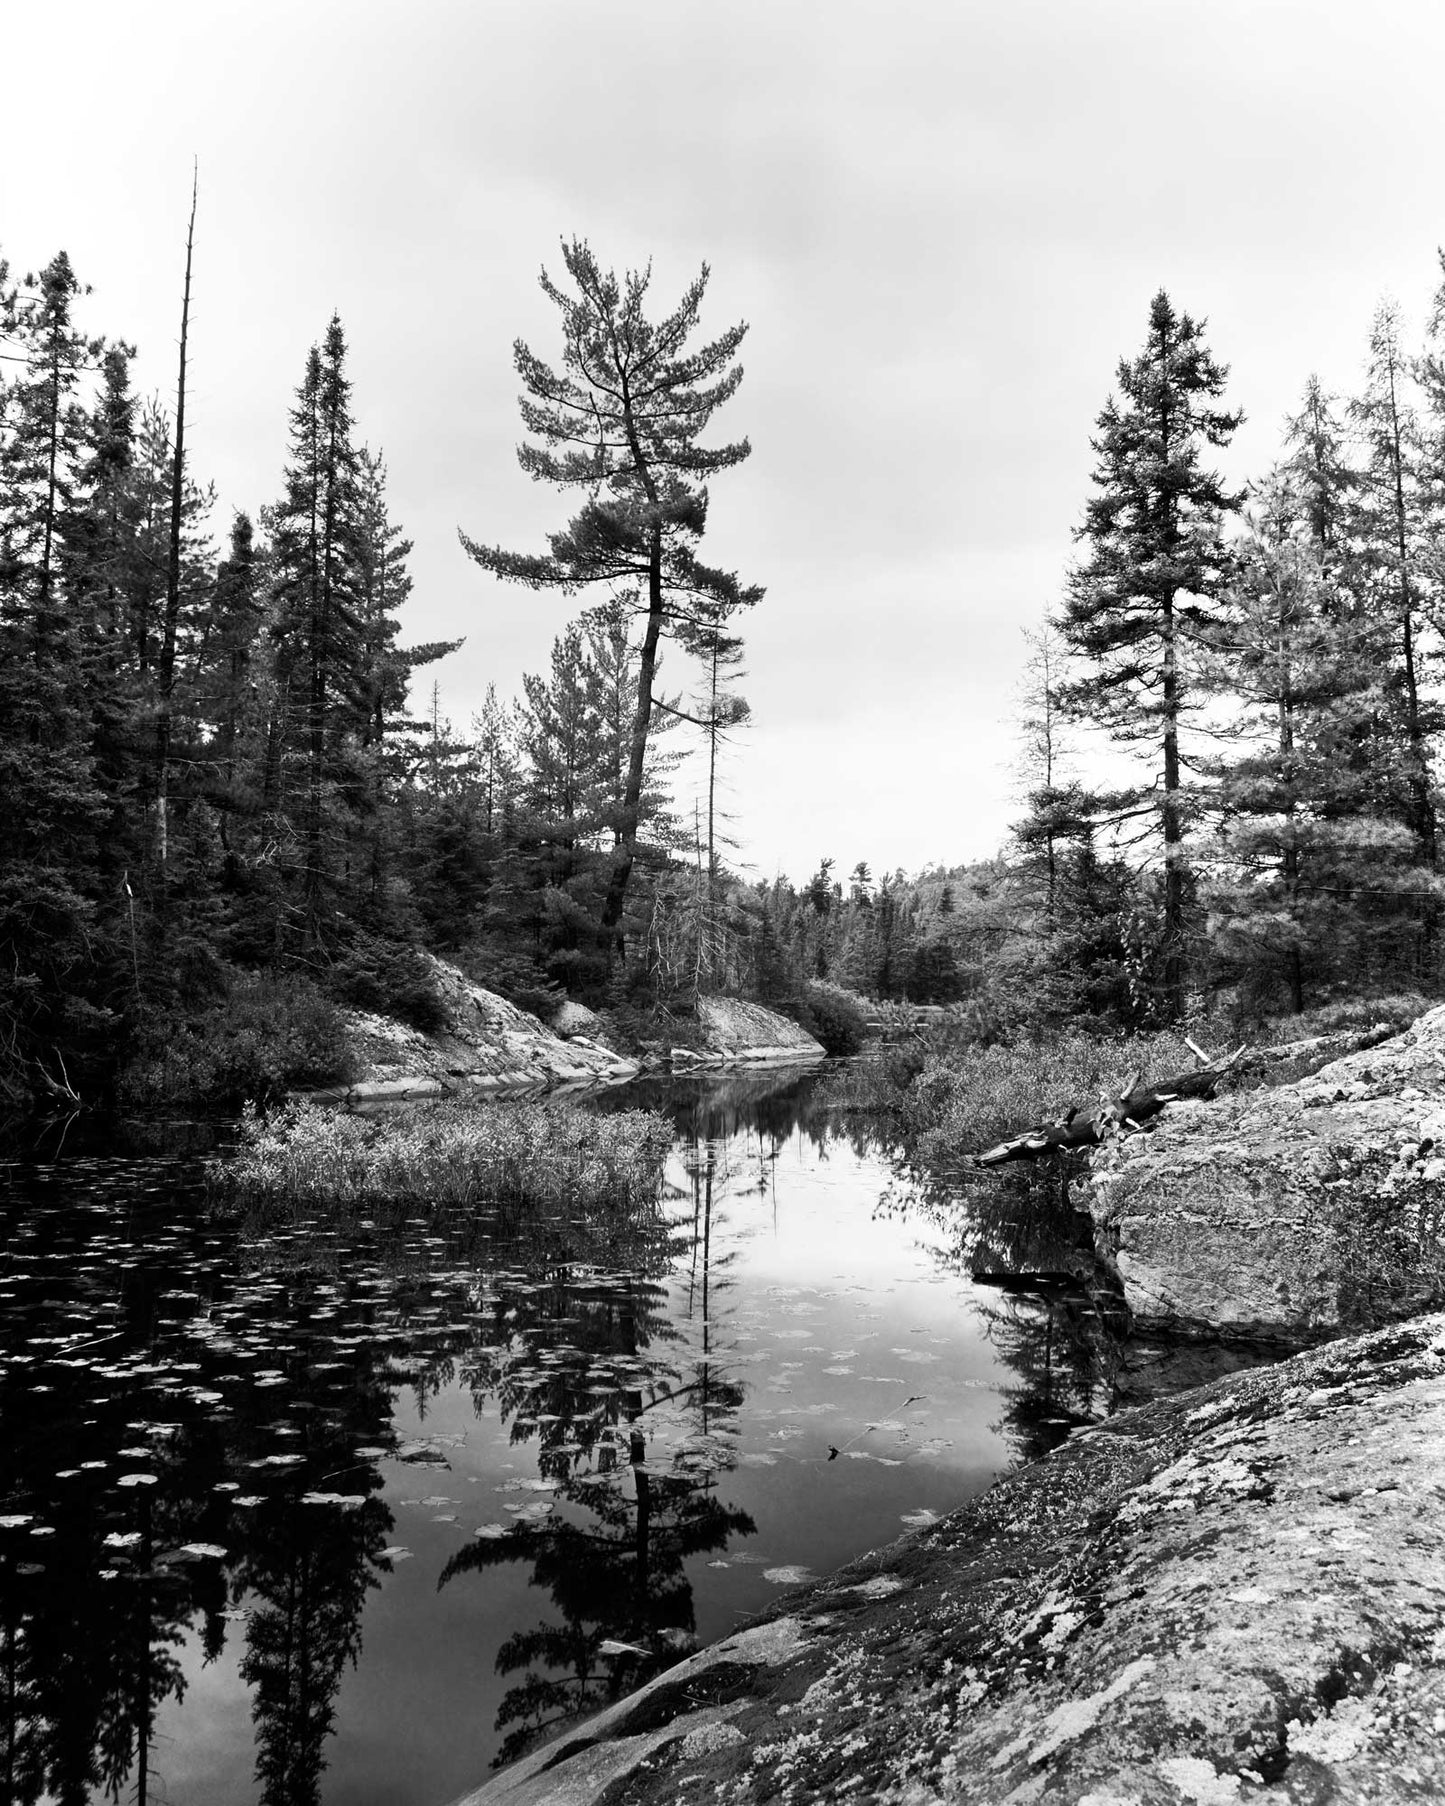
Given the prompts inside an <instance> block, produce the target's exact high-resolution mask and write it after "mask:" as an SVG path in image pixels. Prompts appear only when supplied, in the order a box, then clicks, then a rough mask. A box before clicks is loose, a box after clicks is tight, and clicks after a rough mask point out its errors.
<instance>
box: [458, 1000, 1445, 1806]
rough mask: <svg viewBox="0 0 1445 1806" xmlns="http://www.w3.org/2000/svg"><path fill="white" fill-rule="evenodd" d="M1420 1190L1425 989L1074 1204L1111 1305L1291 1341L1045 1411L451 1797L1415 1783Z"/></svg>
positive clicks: (1422, 1751) (1426, 1482)
mask: <svg viewBox="0 0 1445 1806" xmlns="http://www.w3.org/2000/svg"><path fill="white" fill-rule="evenodd" d="M1442 1181H1445V1008H1442V1009H1437V1010H1434V1011H1431V1012H1430V1013H1429V1014H1427V1015H1425V1016H1423V1017H1422V1018H1421V1019H1420V1020H1419V1021H1418V1022H1417V1023H1416V1024H1415V1025H1414V1027H1413V1028H1411V1029H1409V1030H1407V1031H1406V1032H1405V1033H1404V1034H1403V1035H1399V1036H1395V1037H1393V1038H1392V1039H1390V1040H1387V1041H1384V1042H1382V1043H1381V1044H1380V1045H1378V1046H1374V1047H1371V1048H1369V1049H1368V1050H1365V1051H1362V1052H1359V1053H1354V1054H1351V1055H1348V1056H1347V1057H1345V1058H1341V1059H1338V1060H1336V1061H1334V1062H1332V1063H1331V1064H1330V1065H1328V1066H1325V1067H1323V1068H1322V1069H1321V1070H1320V1071H1318V1072H1317V1073H1315V1074H1314V1075H1313V1076H1312V1077H1310V1078H1308V1079H1303V1080H1299V1081H1297V1082H1296V1083H1294V1084H1291V1085H1284V1086H1280V1087H1277V1088H1275V1089H1273V1090H1265V1091H1254V1092H1243V1093H1239V1094H1237V1095H1235V1096H1233V1097H1229V1098H1225V1099H1223V1100H1221V1101H1219V1102H1215V1103H1212V1104H1194V1105H1185V1106H1178V1107H1174V1106H1171V1108H1170V1109H1169V1110H1167V1111H1166V1113H1165V1115H1164V1117H1163V1118H1162V1120H1161V1121H1160V1123H1159V1125H1158V1126H1157V1127H1156V1128H1155V1129H1154V1131H1153V1133H1152V1134H1148V1135H1140V1136H1137V1137H1128V1138H1125V1139H1123V1140H1122V1141H1119V1142H1117V1143H1114V1144H1112V1145H1111V1146H1110V1147H1108V1148H1106V1149H1105V1150H1104V1151H1103V1152H1102V1153H1101V1154H1099V1155H1098V1156H1096V1157H1095V1160H1094V1164H1093V1170H1092V1173H1091V1175H1090V1177H1089V1179H1088V1180H1087V1181H1085V1182H1083V1183H1082V1184H1081V1186H1080V1187H1079V1188H1078V1190H1077V1193H1076V1197H1077V1201H1078V1202H1079V1203H1080V1204H1081V1205H1082V1206H1084V1207H1085V1208H1087V1209H1088V1210H1089V1212H1090V1214H1091V1216H1092V1217H1093V1219H1094V1222H1095V1225H1096V1237H1097V1240H1098V1243H1099V1249H1100V1253H1101V1256H1102V1257H1103V1258H1104V1260H1105V1262H1106V1263H1107V1264H1108V1265H1110V1266H1111V1267H1112V1269H1113V1272H1114V1273H1115V1275H1116V1277H1117V1279H1118V1281H1119V1283H1120V1285H1121V1287H1122V1291H1123V1296H1124V1300H1125V1302H1126V1304H1127V1306H1128V1310H1129V1312H1130V1313H1131V1314H1132V1316H1133V1319H1134V1323H1135V1326H1136V1328H1137V1329H1139V1330H1140V1331H1142V1332H1143V1333H1144V1334H1146V1335H1152V1336H1154V1337H1156V1338H1164V1339H1166V1340H1167V1339H1168V1338H1171V1337H1172V1338H1174V1339H1175V1340H1176V1342H1177V1343H1179V1344H1183V1345H1188V1344H1190V1343H1191V1342H1192V1343H1194V1344H1195V1345H1199V1346H1202V1345H1204V1344H1205V1343H1209V1344H1212V1345H1214V1346H1216V1347H1221V1346H1222V1347H1224V1348H1226V1349H1227V1348H1228V1347H1229V1346H1230V1344H1231V1343H1234V1344H1238V1345H1239V1346H1241V1347H1243V1346H1244V1344H1246V1343H1248V1344H1249V1345H1250V1346H1251V1348H1253V1349H1254V1350H1255V1351H1256V1355H1257V1351H1258V1349H1259V1348H1260V1346H1261V1345H1273V1346H1274V1347H1275V1348H1276V1349H1277V1350H1278V1351H1279V1352H1280V1354H1281V1356H1283V1355H1284V1354H1285V1351H1286V1350H1287V1349H1288V1348H1290V1347H1294V1348H1298V1347H1299V1346H1300V1345H1301V1344H1302V1343H1315V1344H1316V1346H1313V1347H1308V1348H1306V1350H1305V1352H1302V1353H1297V1354H1294V1355H1292V1356H1290V1357H1289V1358H1281V1359H1279V1360H1278V1361H1275V1362H1273V1363H1272V1364H1270V1365H1267V1366H1255V1367H1253V1368H1251V1369H1249V1370H1247V1371H1241V1372H1236V1373H1232V1374H1229V1375H1227V1376H1226V1377H1224V1378H1220V1379H1216V1380H1214V1381H1212V1382H1211V1383H1209V1384H1206V1385H1203V1386H1199V1387H1197V1388H1195V1389H1193V1390H1190V1391H1187V1392H1183V1393H1180V1394H1178V1395H1176V1396H1172V1397H1168V1398H1164V1399H1160V1400H1156V1401H1154V1402H1152V1403H1149V1404H1145V1405H1142V1406H1140V1407H1138V1408H1136V1409H1134V1410H1130V1411H1125V1412H1121V1413H1119V1414H1118V1415H1116V1416H1114V1417H1112V1418H1110V1419H1109V1420H1108V1422H1107V1423H1105V1424H1102V1425H1098V1426H1096V1427H1093V1428H1090V1429H1086V1430H1083V1431H1082V1432H1076V1433H1075V1434H1074V1435H1073V1436H1072V1437H1070V1438H1069V1440H1068V1441H1066V1442H1065V1443H1064V1444H1063V1446H1062V1447H1060V1448H1058V1449H1056V1450H1055V1451H1054V1452H1053V1453H1052V1454H1051V1455H1049V1456H1047V1457H1046V1458H1045V1459H1043V1460H1041V1461H1038V1462H1035V1463H1033V1464H1031V1465H1029V1466H1027V1467H1024V1468H1021V1469H1019V1470H1017V1471H1016V1472H1014V1473H1012V1474H1010V1475H1008V1476H1006V1477H1005V1478H1004V1479H1002V1480H1000V1481H999V1482H998V1483H996V1484H995V1485H994V1486H993V1487H991V1488H990V1489H989V1490H988V1491H987V1492H985V1493H984V1494H982V1495H981V1496H980V1497H979V1498H977V1499H976V1500H974V1501H973V1502H972V1503H970V1504H968V1505H966V1506H965V1507H963V1508H962V1509H961V1510H959V1511H957V1512H955V1513H953V1514H952V1515H951V1516H949V1517H947V1518H945V1519H944V1520H942V1521H941V1522H940V1523H938V1524H936V1525H933V1526H931V1527H930V1528H928V1529H927V1530H924V1531H920V1532H916V1533H914V1534H913V1535H911V1536H910V1537H908V1538H905V1539H904V1540H903V1541H901V1542H899V1543H896V1544H894V1545H892V1546H891V1547H890V1548H887V1549H882V1550H878V1551H875V1552H873V1553H872V1554H870V1555H868V1556H865V1557H863V1558H862V1559H861V1560H859V1561H857V1562H855V1563H853V1564H852V1565H851V1566H850V1567H848V1568H846V1569H844V1570H842V1571H841V1572H840V1573H838V1574H835V1575H834V1576H832V1577H831V1579H829V1580H827V1581H825V1582H823V1583H820V1584H818V1585H816V1586H814V1587H812V1588H811V1589H809V1590H807V1591H805V1592H800V1593H798V1594H795V1595H793V1596H792V1597H791V1598H790V1599H787V1600H784V1601H782V1602H780V1604H779V1606H778V1607H777V1608H776V1609H775V1610H774V1611H772V1612H771V1613H769V1614H768V1615H766V1616H765V1617H763V1618H761V1619H759V1620H758V1621H757V1622H756V1623H754V1624H753V1625H751V1626H749V1627H747V1628H745V1629H743V1630H741V1631H739V1632H738V1633H737V1634H735V1635H734V1636H732V1637H729V1638H727V1639H725V1640H724V1641H723V1642H721V1643H719V1644H717V1645H715V1646H713V1647H712V1648H710V1649H707V1650H704V1651H702V1652H700V1653H699V1654H698V1655H696V1656H694V1657H692V1658H691V1659H690V1660H688V1661H687V1662H684V1663H683V1664H681V1665H680V1666H678V1667H676V1668H673V1669H671V1670H669V1671H668V1672H667V1673H665V1674H663V1675H661V1676H660V1677H659V1678H658V1679H657V1680H655V1681H653V1682H652V1683H651V1684H650V1685H649V1686H648V1687H646V1688H644V1689H642V1690H641V1691H640V1692H638V1693H637V1694H635V1695H633V1696H632V1697H630V1698H628V1699H625V1700H623V1701H621V1702H620V1703H619V1704H618V1705H617V1706H615V1707H613V1708H612V1709H611V1710H610V1711H608V1712H605V1713H603V1714H602V1715H600V1716H599V1717H597V1718H595V1719H593V1720H591V1721H589V1722H586V1723H583V1724H581V1725H579V1726H577V1727H575V1728H574V1729H572V1730H571V1731H570V1732H567V1733H564V1734H563V1735H562V1736H561V1737H560V1738H559V1740H558V1741H557V1742H555V1743H554V1744H552V1745H550V1746H548V1747H546V1748H544V1749H542V1750H539V1751H537V1752H535V1753H534V1754H533V1755H532V1756H531V1757H529V1758H527V1759H525V1760H524V1761H522V1762H520V1763H518V1764H516V1765H515V1766H514V1767H512V1768H511V1769H509V1770H507V1771H506V1772H504V1773H503V1774H501V1775H499V1776H497V1777H496V1778H495V1779H493V1780H492V1781H490V1782H488V1783H487V1784H486V1785H485V1786H483V1787H481V1788H479V1789H478V1790H476V1791H475V1792H473V1793H471V1794H469V1795H467V1796H466V1800H465V1803H464V1806H533V1803H534V1802H536V1803H540V1802H544V1801H546V1802H558V1803H559V1806H562V1803H569V1802H570V1803H572V1806H591V1803H593V1802H595V1803H597V1806H663V1803H666V1806H672V1802H675V1801H689V1802H690V1801H718V1802H734V1801H735V1802H752V1801H758V1802H762V1801H779V1802H828V1801H835V1800H869V1801H880V1802H883V1801H886V1802H890V1803H896V1806H934V1803H935V1802H944V1801H960V1802H962V1801H969V1802H972V1801H979V1802H985V1801H986V1802H994V1801H998V1802H1004V1801H1009V1802H1019V1803H1021V1806H1022V1803H1025V1802H1034V1801H1058V1802H1075V1803H1077V1806H1165V1803H1166V1802H1185V1803H1195V1806H1228V1803H1230V1802H1235V1801H1240V1802H1244V1801H1252V1800H1262V1801H1280V1802H1284V1801H1291V1802H1301V1803H1303V1802H1310V1803H1311V1806H1314V1803H1319V1806H1323V1803H1324V1802H1341V1803H1350V1802H1357V1801H1358V1802H1365V1801H1380V1802H1394V1801H1400V1800H1407V1799H1422V1800H1424V1799H1437V1798H1441V1797H1445V1313H1440V1312H1438V1311H1436V1313H1435V1314H1431V1315H1421V1314H1420V1313H1421V1312H1422V1311H1425V1310H1430V1309H1433V1307H1435V1306H1438V1304H1439V1303H1440V1302H1441V1285H1440V1277H1441V1273H1442V1265H1445V1262H1442V1245H1445V1184H1442ZM1381 1326H1383V1327H1381ZM1352 1332H1353V1333H1352ZM1360 1332H1363V1333H1360ZM458 1806H463V1803H462V1802H459V1803H458Z"/></svg>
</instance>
